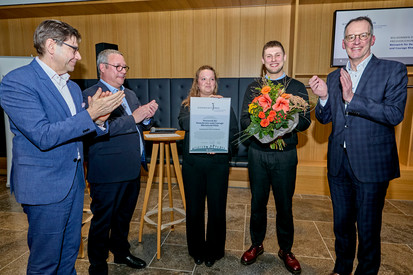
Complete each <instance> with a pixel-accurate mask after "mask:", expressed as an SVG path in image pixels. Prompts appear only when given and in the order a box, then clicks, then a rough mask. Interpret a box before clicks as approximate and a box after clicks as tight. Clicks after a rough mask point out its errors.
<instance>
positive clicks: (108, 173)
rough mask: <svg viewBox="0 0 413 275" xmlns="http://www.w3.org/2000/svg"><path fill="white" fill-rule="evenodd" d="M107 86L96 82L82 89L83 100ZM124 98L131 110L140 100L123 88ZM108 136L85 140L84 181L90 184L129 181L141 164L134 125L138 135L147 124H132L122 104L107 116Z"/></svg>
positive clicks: (136, 176)
mask: <svg viewBox="0 0 413 275" xmlns="http://www.w3.org/2000/svg"><path fill="white" fill-rule="evenodd" d="M99 87H101V88H102V91H108V90H109V89H108V88H107V87H106V86H105V85H104V84H103V83H102V82H101V81H99V82H98V83H97V84H95V85H93V86H92V87H90V88H88V89H86V90H84V91H83V100H84V102H85V103H86V104H87V97H88V96H93V95H94V94H95V93H96V91H97V89H98V88H99ZM125 98H126V101H127V102H128V105H129V107H130V109H131V111H132V112H133V111H134V110H136V109H137V108H138V107H139V106H141V103H140V102H139V99H138V98H137V97H136V94H135V93H134V92H133V91H132V90H129V89H126V88H125ZM108 123H109V135H106V136H102V137H97V138H93V139H90V140H88V142H87V149H88V150H87V152H88V169H87V180H88V181H89V182H93V183H109V182H122V181H127V180H133V179H136V178H138V177H139V174H140V167H141V155H140V141H139V138H140V137H139V134H138V131H137V129H136V126H137V127H139V131H140V132H141V134H142V138H143V130H145V129H146V128H148V127H149V126H144V125H143V124H142V123H139V124H135V120H134V118H133V116H132V115H128V114H127V113H126V111H125V110H124V108H123V107H122V106H119V107H118V108H116V109H115V110H114V111H113V112H112V113H111V115H110V116H109V119H108Z"/></svg>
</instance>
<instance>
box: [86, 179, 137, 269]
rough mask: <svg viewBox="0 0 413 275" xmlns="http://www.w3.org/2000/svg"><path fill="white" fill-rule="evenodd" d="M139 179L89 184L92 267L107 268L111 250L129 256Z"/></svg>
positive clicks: (89, 251) (119, 254) (89, 248)
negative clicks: (101, 266)
mask: <svg viewBox="0 0 413 275" xmlns="http://www.w3.org/2000/svg"><path fill="white" fill-rule="evenodd" d="M139 180H140V178H138V179H135V180H132V181H125V182H121V183H90V196H91V198H92V203H91V206H90V208H91V210H92V213H93V218H92V221H91V224H90V229H89V239H88V257H89V262H90V264H91V266H99V265H106V259H107V258H108V255H109V250H110V251H112V253H113V254H114V255H116V256H119V257H123V256H127V255H129V253H130V252H129V248H130V244H129V242H128V234H129V223H130V221H131V219H132V215H133V212H134V210H135V207H136V203H137V200H138V195H139V189H140V181H139Z"/></svg>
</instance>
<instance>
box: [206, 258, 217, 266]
mask: <svg viewBox="0 0 413 275" xmlns="http://www.w3.org/2000/svg"><path fill="white" fill-rule="evenodd" d="M214 263H215V260H205V265H206V266H207V267H211V266H213V265H214Z"/></svg>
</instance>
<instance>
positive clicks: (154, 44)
mask: <svg viewBox="0 0 413 275" xmlns="http://www.w3.org/2000/svg"><path fill="white" fill-rule="evenodd" d="M148 17H149V20H148V25H147V26H146V27H147V28H148V33H149V39H148V42H149V45H150V47H149V48H148V52H147V53H144V52H143V53H142V54H147V55H148V56H149V62H148V64H147V67H148V72H149V75H148V77H150V78H168V77H170V76H171V59H170V56H171V46H170V45H171V29H170V20H171V13H170V12H151V13H149V14H148Z"/></svg>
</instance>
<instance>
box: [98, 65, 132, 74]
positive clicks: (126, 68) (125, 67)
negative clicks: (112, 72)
mask: <svg viewBox="0 0 413 275" xmlns="http://www.w3.org/2000/svg"><path fill="white" fill-rule="evenodd" d="M103 64H106V65H109V66H112V67H115V68H116V70H117V71H118V72H121V71H122V70H123V69H125V71H126V72H128V71H129V66H122V65H112V64H109V63H103Z"/></svg>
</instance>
